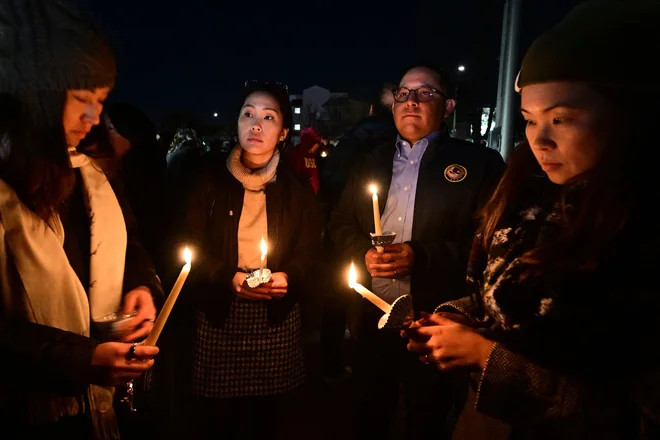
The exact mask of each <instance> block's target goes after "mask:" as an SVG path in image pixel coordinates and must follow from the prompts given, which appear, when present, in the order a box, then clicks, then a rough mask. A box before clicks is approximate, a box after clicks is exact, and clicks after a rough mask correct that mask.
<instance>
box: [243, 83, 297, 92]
mask: <svg viewBox="0 0 660 440" xmlns="http://www.w3.org/2000/svg"><path fill="white" fill-rule="evenodd" d="M253 87H269V88H276V89H280V90H283V91H284V92H285V93H287V94H288V93H289V87H288V86H287V85H286V84H284V83H281V82H277V81H274V82H269V81H259V80H250V81H245V88H246V89H249V88H253Z"/></svg>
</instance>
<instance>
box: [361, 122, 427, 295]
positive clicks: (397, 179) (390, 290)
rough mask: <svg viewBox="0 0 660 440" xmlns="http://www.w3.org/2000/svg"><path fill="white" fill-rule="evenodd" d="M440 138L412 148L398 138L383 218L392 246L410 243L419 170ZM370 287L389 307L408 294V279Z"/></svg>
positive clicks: (382, 280)
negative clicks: (427, 152)
mask: <svg viewBox="0 0 660 440" xmlns="http://www.w3.org/2000/svg"><path fill="white" fill-rule="evenodd" d="M439 134H440V132H439V131H435V132H433V133H431V134H430V135H428V136H426V137H425V138H422V139H420V140H418V141H417V142H415V144H414V145H413V146H411V145H410V142H408V141H406V140H405V139H403V138H402V137H401V136H398V137H397V140H396V151H395V152H394V162H393V165H392V183H391V184H390V189H389V192H388V195H387V204H386V205H385V210H384V212H383V215H382V223H383V231H392V232H396V239H395V240H394V243H404V242H406V241H410V240H411V239H412V228H413V215H414V212H415V194H416V193H417V177H418V176H419V166H420V163H421V162H422V157H423V156H424V153H425V152H426V149H427V148H428V146H429V142H431V141H433V139H435V138H436V137H438V135H439ZM372 286H373V291H374V293H375V294H377V295H378V296H380V297H381V298H383V299H384V300H385V301H387V302H389V303H392V302H393V301H394V300H395V299H397V298H398V297H399V296H401V295H404V294H407V293H410V276H407V277H404V278H399V279H389V278H373V279H372Z"/></svg>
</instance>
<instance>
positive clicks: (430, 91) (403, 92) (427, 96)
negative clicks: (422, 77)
mask: <svg viewBox="0 0 660 440" xmlns="http://www.w3.org/2000/svg"><path fill="white" fill-rule="evenodd" d="M392 94H393V95H394V100H395V101H396V102H406V101H407V100H408V99H410V97H411V96H412V95H413V94H414V95H415V97H416V98H417V100H418V101H419V102H429V101H430V100H432V99H433V97H434V96H435V95H440V96H443V97H445V98H447V95H445V94H444V92H443V91H442V90H438V89H434V88H433V87H420V88H417V89H409V88H407V87H398V88H396V89H394V90H392Z"/></svg>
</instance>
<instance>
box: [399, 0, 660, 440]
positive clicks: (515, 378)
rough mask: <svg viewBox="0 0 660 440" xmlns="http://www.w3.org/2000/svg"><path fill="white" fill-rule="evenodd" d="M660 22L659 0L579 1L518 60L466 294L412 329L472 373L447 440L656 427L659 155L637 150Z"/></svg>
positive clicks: (624, 435)
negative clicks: (500, 155) (512, 114)
mask: <svg viewBox="0 0 660 440" xmlns="http://www.w3.org/2000/svg"><path fill="white" fill-rule="evenodd" d="M658 20H660V13H659V11H658V7H657V4H656V5H652V4H644V3H639V4H635V3H632V4H631V3H628V4H627V5H626V4H623V3H618V2H588V3H585V4H583V5H580V6H578V7H577V8H576V9H575V10H574V11H573V12H572V13H571V14H570V15H569V16H567V17H566V19H565V20H564V21H562V22H561V23H560V24H559V25H558V26H557V27H555V28H554V29H553V30H551V31H549V32H548V33H547V34H545V35H543V36H541V37H540V38H539V39H538V40H537V41H536V42H535V43H534V44H533V45H532V46H531V48H530V49H529V51H528V52H527V54H526V56H525V58H524V60H523V62H522V70H521V72H520V74H519V77H518V80H517V84H516V86H517V89H518V90H519V91H520V93H521V107H522V108H521V111H522V115H523V117H524V118H525V120H526V121H527V128H526V135H527V142H525V143H523V144H522V145H520V146H519V147H518V148H517V149H516V150H515V151H514V152H513V154H512V156H511V158H510V160H509V165H508V169H507V171H506V174H505V175H504V177H503V179H502V181H501V183H500V185H499V187H498V189H497V190H496V192H495V194H494V195H493V198H492V199H491V201H490V203H489V204H488V205H487V206H486V208H485V210H484V211H483V215H482V223H481V227H480V229H479V232H478V235H477V236H476V238H475V241H474V246H473V250H472V257H471V262H470V267H469V270H468V284H469V287H470V293H471V297H469V298H465V299H464V300H461V301H457V302H453V303H449V304H444V305H442V306H440V307H439V308H438V309H437V310H436V314H434V315H431V316H430V317H428V318H426V319H424V320H423V321H422V322H420V323H418V325H421V327H419V328H415V329H413V330H411V331H410V332H409V335H410V337H411V340H410V342H409V345H408V347H409V350H410V351H412V352H414V353H416V354H418V355H419V356H420V359H421V360H422V361H424V362H426V363H429V364H430V366H435V367H437V368H439V369H441V370H451V369H455V368H469V369H472V370H473V371H475V376H474V379H475V382H474V388H473V391H474V393H473V395H472V397H473V402H472V404H471V405H468V406H466V408H465V409H464V411H463V414H462V416H461V420H460V421H459V423H458V426H457V429H456V432H455V438H493V437H492V434H493V432H495V429H494V427H499V428H503V429H504V434H505V435H507V433H506V431H509V435H510V437H509V438H516V439H528V438H529V439H587V438H598V439H633V438H636V439H638V438H658V437H656V436H657V435H658V432H657V431H655V429H656V428H657V422H658V415H659V414H660V411H659V410H660V398H659V396H660V387H659V383H660V380H659V379H658V378H659V377H660V375H659V367H658V363H657V356H656V354H655V353H656V351H657V346H658V345H657V344H658V342H657V341H658V340H660V324H658V319H657V314H658V310H660V296H659V295H658V289H657V280H655V274H656V273H657V268H658V265H659V264H660V261H659V259H658V245H659V244H660V243H659V240H658V238H659V237H658V229H657V220H656V219H655V218H653V217H652V216H651V215H650V212H649V209H653V208H654V207H655V206H656V205H657V203H658V195H657V190H656V188H657V177H655V173H654V168H656V167H657V165H656V164H655V163H650V162H651V161H649V160H648V158H646V154H647V152H648V151H650V149H649V141H650V139H649V132H648V128H649V127H651V126H653V124H657V120H658V117H659V116H660V115H659V114H658V110H657V100H658V93H657V92H658V87H657V77H656V74H655V71H654V70H653V69H651V68H649V67H648V66H647V67H644V66H640V62H641V60H643V59H645V58H646V59H648V57H647V56H646V55H645V53H644V52H646V51H650V52H651V53H655V52H654V51H657V50H658V49H659V48H660V44H659V41H658V36H657V31H656V30H655V28H654V27H655V26H656V25H657V23H658ZM445 313H446V314H445ZM443 315H444V316H443ZM475 409H476V411H475ZM493 419H495V420H493ZM496 420H497V421H500V422H504V423H506V424H507V425H508V426H505V425H499V424H498V423H497V422H496ZM487 427H488V428H487Z"/></svg>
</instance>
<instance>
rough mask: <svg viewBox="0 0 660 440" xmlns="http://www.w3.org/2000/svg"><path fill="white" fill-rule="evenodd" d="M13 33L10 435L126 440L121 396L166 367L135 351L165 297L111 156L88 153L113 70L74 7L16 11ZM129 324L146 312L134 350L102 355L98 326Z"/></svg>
mask: <svg viewBox="0 0 660 440" xmlns="http://www.w3.org/2000/svg"><path fill="white" fill-rule="evenodd" d="M0 22H2V23H3V24H2V29H3V30H2V38H1V39H0V53H1V54H2V55H0V139H1V145H0V350H1V351H2V353H3V364H4V371H3V378H2V380H0V431H1V432H2V438H3V439H7V438H10V439H11V438H20V439H23V438H30V439H38V438H67V439H87V438H98V439H106V438H117V436H118V432H117V423H116V418H115V416H114V411H113V408H112V401H113V393H114V389H113V388H112V387H113V386H116V385H120V384H125V383H126V382H127V381H129V380H131V379H133V378H135V377H137V376H138V375H139V374H141V373H142V372H144V371H145V370H147V369H148V368H149V367H151V365H152V364H153V360H151V359H150V358H151V357H153V356H155V355H156V353H157V352H158V349H157V348H155V347H136V348H135V349H134V350H133V351H134V355H135V356H137V357H138V358H140V359H133V358H132V357H131V356H129V355H130V354H131V348H132V344H131V343H130V342H129V341H134V340H139V339H141V338H144V337H145V336H146V335H147V334H148V332H149V330H150V329H151V326H152V324H151V323H150V322H148V320H150V319H153V318H154V317H155V313H156V309H155V307H154V302H153V299H152V294H157V293H158V292H159V291H160V285H159V282H158V279H157V278H156V277H155V274H154V272H153V270H152V269H151V267H150V264H149V262H148V258H146V256H145V254H144V251H143V250H142V249H141V247H140V245H139V243H138V242H137V241H135V239H134V234H133V233H132V228H131V217H130V211H129V210H126V209H124V208H125V207H126V204H125V202H124V201H123V199H122V198H121V197H119V198H118V197H117V196H116V195H115V192H114V191H113V188H112V187H111V185H110V184H109V182H108V179H107V178H106V175H105V174H104V173H103V171H102V169H101V165H100V164H108V163H110V162H108V161H107V160H105V158H106V156H108V155H107V154H105V153H107V151H104V146H105V145H108V144H107V143H103V142H95V140H96V139H95V140H94V141H92V140H90V139H89V138H90V137H92V136H94V135H95V134H98V133H94V132H95V131H99V130H98V127H97V128H95V126H97V125H98V124H99V122H100V116H101V111H102V108H103V102H104V101H105V99H106V97H107V95H108V93H109V91H110V89H111V88H112V86H113V84H114V79H115V66H114V57H113V55H112V51H111V49H110V47H109V46H108V44H107V43H106V41H105V40H104V39H103V37H102V36H101V35H100V34H99V32H98V31H97V30H96V29H95V28H94V27H93V26H92V25H91V23H90V22H89V21H88V20H87V19H86V17H84V15H83V14H81V13H80V12H79V11H77V10H76V9H74V8H73V7H70V6H69V5H67V4H66V3H65V2H63V1H59V0H58V1H52V0H49V1H43V0H42V1H39V0H32V1H26V0H3V1H2V6H1V7H0ZM86 138H87V139H86ZM83 139H85V142H84V143H83ZM122 311H123V312H124V313H126V312H133V311H135V312H137V315H136V316H135V317H133V318H132V319H131V320H130V321H127V322H125V327H123V330H124V333H123V335H122V336H121V337H119V336H118V337H116V338H113V339H116V340H118V339H122V340H123V341H125V342H105V343H102V342H101V341H100V339H101V336H102V334H101V331H100V328H99V327H96V326H95V325H94V321H96V320H99V319H101V318H103V317H104V316H106V315H109V314H112V313H121V312H122Z"/></svg>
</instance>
